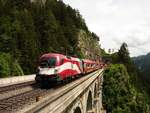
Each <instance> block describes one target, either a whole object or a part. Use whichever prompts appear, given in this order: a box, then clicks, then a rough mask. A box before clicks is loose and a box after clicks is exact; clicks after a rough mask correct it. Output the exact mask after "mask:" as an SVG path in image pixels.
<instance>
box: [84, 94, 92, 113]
mask: <svg viewBox="0 0 150 113" xmlns="http://www.w3.org/2000/svg"><path fill="white" fill-rule="evenodd" d="M92 101H93V100H92V92H91V91H89V93H88V98H87V103H86V104H87V105H86V111H87V112H86V113H88V112H89V111H92V108H93V105H92Z"/></svg>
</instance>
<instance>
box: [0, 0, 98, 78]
mask: <svg viewBox="0 0 150 113" xmlns="http://www.w3.org/2000/svg"><path fill="white" fill-rule="evenodd" d="M30 1H37V0H0V15H1V16H0V54H5V56H7V57H9V58H10V62H11V63H8V62H6V60H3V59H4V58H3V57H4V55H1V56H0V57H1V59H0V62H3V64H6V65H7V67H8V68H9V67H12V64H14V63H15V64H16V65H17V66H16V70H17V72H20V70H21V68H22V70H23V72H24V74H30V73H34V72H35V70H36V64H37V59H38V58H39V56H40V55H41V54H44V53H48V52H56V53H62V54H66V55H70V56H78V57H81V58H86V57H87V56H89V57H88V58H91V59H94V57H93V56H95V53H96V55H97V56H100V51H99V50H100V46H99V45H98V43H99V42H98V41H99V37H98V36H97V35H96V34H94V33H92V32H90V31H89V30H88V27H87V26H86V23H85V21H84V19H83V18H82V16H81V15H80V13H79V12H78V10H75V9H73V8H71V7H70V6H69V5H66V4H64V3H63V1H62V0H59V1H58V0H47V1H46V3H45V4H43V3H40V2H30ZM81 31H83V32H84V34H85V35H84V36H85V37H84V38H85V40H86V41H87V43H89V44H90V46H85V45H86V44H87V43H84V44H85V45H82V46H84V47H85V48H86V53H88V54H87V55H85V54H83V53H85V51H83V49H82V48H81V44H80V40H81V39H83V37H82V35H81V34H82V33H81ZM95 45H96V46H95ZM93 50H94V51H93ZM95 51H97V52H95ZM97 53H98V54H97ZM90 55H91V56H90ZM20 67H21V68H20ZM4 68H6V66H5V67H4V65H2V64H0V77H5V76H8V75H11V76H14V75H19V74H16V73H13V70H12V69H11V68H10V69H8V70H9V71H6V72H4V70H3V69H4ZM6 70H7V69H6ZM21 72H22V71H21Z"/></svg>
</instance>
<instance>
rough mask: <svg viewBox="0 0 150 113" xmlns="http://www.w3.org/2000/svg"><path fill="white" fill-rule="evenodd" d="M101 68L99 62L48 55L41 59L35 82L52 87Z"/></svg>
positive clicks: (55, 54)
mask: <svg viewBox="0 0 150 113" xmlns="http://www.w3.org/2000/svg"><path fill="white" fill-rule="evenodd" d="M99 68H102V63H101V62H99V61H93V60H89V59H80V58H76V57H71V56H66V55H63V54H58V53H47V54H43V55H42V56H41V57H40V58H39V61H38V69H37V73H36V77H35V80H36V82H37V83H40V84H43V83H46V85H48V84H49V85H50V84H53V83H58V82H64V81H66V80H68V79H72V78H77V77H79V76H82V75H85V74H87V73H90V72H93V71H95V70H98V69H99Z"/></svg>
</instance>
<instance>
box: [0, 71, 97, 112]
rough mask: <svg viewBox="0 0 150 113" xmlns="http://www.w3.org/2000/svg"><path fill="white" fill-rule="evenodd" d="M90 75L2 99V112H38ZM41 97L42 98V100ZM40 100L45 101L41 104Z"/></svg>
mask: <svg viewBox="0 0 150 113" xmlns="http://www.w3.org/2000/svg"><path fill="white" fill-rule="evenodd" d="M95 73H96V72H93V73H91V75H93V74H95ZM90 77H91V76H84V77H82V78H80V79H77V80H75V81H73V82H71V83H68V84H65V85H63V86H61V85H58V86H56V87H53V88H50V89H40V88H38V87H35V88H33V89H32V90H30V91H26V92H23V93H20V94H17V95H13V96H11V97H8V98H4V99H1V100H0V101H1V102H0V113H16V112H18V113H22V112H26V113H33V112H34V113H36V112H37V111H39V110H41V109H42V108H44V107H46V105H47V104H49V103H52V102H54V101H55V100H57V99H58V98H60V97H61V96H63V95H64V94H66V93H67V92H69V91H71V90H72V89H73V88H75V87H77V86H79V85H80V84H82V83H83V82H84V81H86V80H88V79H89V78H90ZM1 91H2V90H1ZM5 91H8V90H5ZM47 97H50V98H49V99H48V101H45V99H46V100H47ZM39 98H41V99H40V101H39ZM37 101H38V102H37ZM39 102H43V103H42V104H39Z"/></svg>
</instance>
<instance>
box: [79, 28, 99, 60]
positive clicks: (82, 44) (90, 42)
mask: <svg viewBox="0 0 150 113" xmlns="http://www.w3.org/2000/svg"><path fill="white" fill-rule="evenodd" d="M78 48H80V51H81V53H82V54H83V55H84V57H85V58H88V59H93V60H96V59H98V58H100V55H101V53H100V51H101V50H100V45H99V41H98V40H96V39H94V38H93V37H92V36H91V35H89V34H87V33H86V32H85V31H83V30H80V31H79V33H78Z"/></svg>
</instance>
